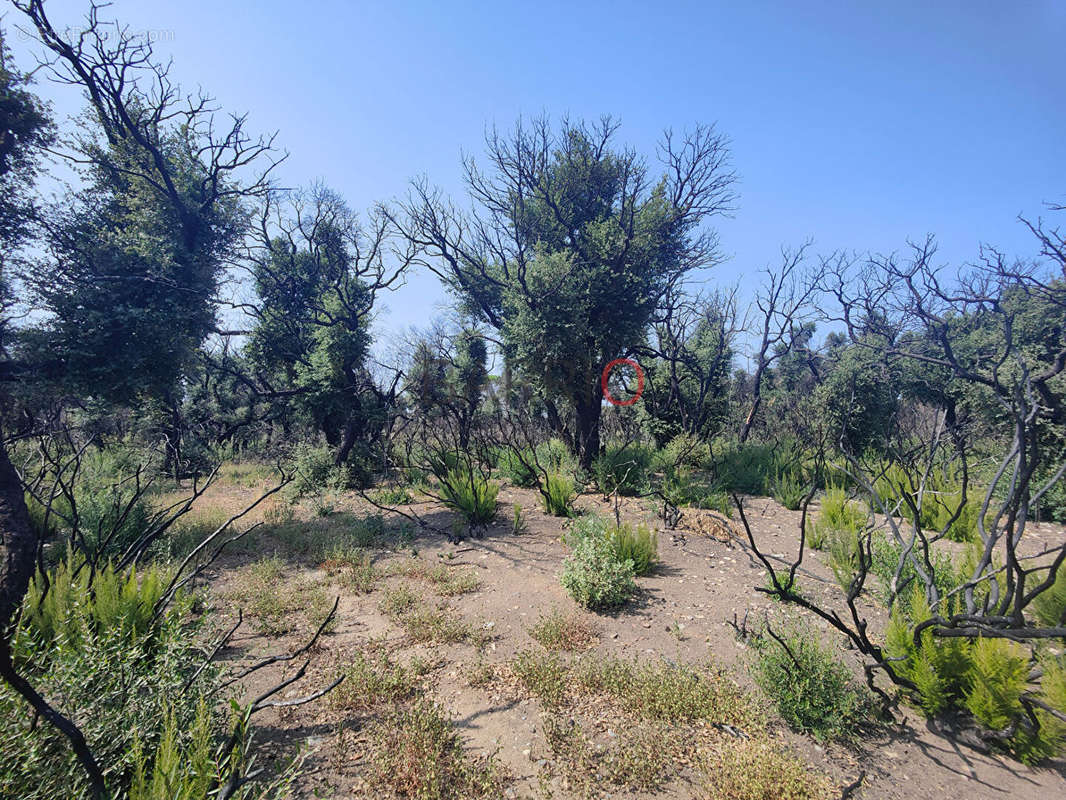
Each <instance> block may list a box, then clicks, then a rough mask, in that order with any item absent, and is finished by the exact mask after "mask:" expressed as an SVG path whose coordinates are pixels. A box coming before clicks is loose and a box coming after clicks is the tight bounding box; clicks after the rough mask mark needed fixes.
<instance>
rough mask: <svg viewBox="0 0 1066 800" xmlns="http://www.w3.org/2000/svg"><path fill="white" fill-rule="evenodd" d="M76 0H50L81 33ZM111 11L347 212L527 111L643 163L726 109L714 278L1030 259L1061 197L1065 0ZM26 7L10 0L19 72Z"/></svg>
mask: <svg viewBox="0 0 1066 800" xmlns="http://www.w3.org/2000/svg"><path fill="white" fill-rule="evenodd" d="M85 6H86V4H85V3H84V2H78V1H77V0H75V1H73V2H72V1H70V0H49V2H48V3H47V6H46V8H48V9H49V10H50V14H51V16H52V19H53V21H54V22H55V23H56V24H57V26H62V25H72V26H76V25H77V24H78V22H79V19H80V18H81V17H82V15H83V12H84V8H85ZM105 13H111V14H112V15H114V16H116V17H118V18H120V19H121V20H123V21H124V22H126V23H128V24H129V26H130V27H131V29H133V30H143V31H148V32H150V33H151V35H152V36H153V37H154V38H155V39H156V40H157V44H156V47H157V50H158V52H159V53H161V54H164V55H169V56H172V57H173V59H174V62H175V64H174V75H175V76H176V78H177V79H178V80H180V81H181V82H182V83H184V84H185V85H187V86H188V87H195V86H196V85H200V86H202V87H204V88H205V89H206V90H208V91H209V92H210V93H212V94H214V95H215V96H216V97H217V98H218V99H219V101H220V102H221V103H222V104H223V106H224V108H226V109H227V110H233V111H248V112H249V113H250V125H251V127H252V129H255V130H262V131H271V130H275V129H277V130H278V131H279V138H278V141H279V143H280V144H281V145H282V146H283V147H284V148H286V149H287V150H288V151H289V152H290V153H291V155H290V157H289V160H288V162H287V163H286V164H285V165H284V168H283V170H282V172H281V173H280V177H281V179H282V182H283V183H284V184H286V185H298V184H303V183H307V182H308V181H310V180H312V179H315V178H321V179H323V180H324V181H325V182H326V183H327V184H329V185H331V186H332V187H334V188H335V189H337V190H339V191H340V192H341V193H342V194H344V195H345V196H346V197H347V198H348V200H349V202H350V203H351V204H352V206H353V207H354V208H357V209H362V208H367V207H369V206H371V205H372V204H373V203H375V202H377V201H380V200H388V199H390V198H393V197H396V196H398V195H401V194H402V193H404V191H405V185H406V183H407V181H408V180H409V179H410V178H411V177H412V176H415V175H418V174H422V173H425V174H427V175H428V176H429V177H430V179H431V180H432V181H434V182H436V183H438V184H440V185H441V186H443V187H444V188H445V189H447V190H449V191H451V192H453V193H458V192H459V191H461V186H460V183H459V176H460V171H459V155H460V152H461V151H463V150H465V151H468V152H473V153H477V152H479V150H480V146H481V141H482V135H483V131H484V129H485V126H486V125H491V124H493V123H496V124H499V125H502V126H506V125H510V124H511V123H512V122H513V121H514V119H515V118H516V116H517V115H519V114H525V115H535V114H539V113H541V112H547V113H549V114H551V115H553V116H559V115H562V114H569V115H570V116H571V117H589V118H596V117H599V116H600V115H601V114H604V113H609V114H612V115H614V116H616V117H617V118H619V119H620V120H621V122H622V129H621V131H620V141H622V142H625V143H628V144H631V145H633V146H634V147H636V148H637V149H638V150H640V151H643V152H645V153H647V154H648V156H649V157H651V156H653V155H654V143H655V140H656V138H657V136H658V134H659V132H660V131H661V130H662V128H664V127H666V126H671V127H673V128H675V129H682V128H684V127H685V126H686V125H690V124H692V123H693V122H697V121H701V122H716V123H717V124H718V126H719V129H720V130H721V131H722V132H724V133H725V134H727V135H728V136H729V137H730V138H731V140H732V150H733V157H734V166H735V168H736V170H737V172H738V174H739V176H740V183H739V186H738V189H739V192H740V203H739V209H738V211H737V213H736V215H735V217H734V218H733V219H729V220H723V221H721V222H720V224H719V226H718V227H719V230H720V233H721V238H722V244H723V247H724V250H725V251H726V253H727V254H728V256H729V261H728V262H727V263H726V264H724V265H722V266H721V267H719V268H717V269H716V270H715V272H714V273H713V274H711V275H709V276H708V280H711V281H720V282H724V283H732V282H735V281H738V280H739V281H741V283H742V285H743V286H750V285H751V282H752V281H753V280H754V274H755V272H756V270H758V269H759V268H760V267H762V266H764V265H765V264H767V263H768V262H771V261H774V260H775V259H776V257H777V254H778V251H779V249H780V247H781V246H782V245H796V244H799V243H801V242H802V241H804V240H805V239H807V238H812V239H813V240H814V242H815V250H816V252H820V253H828V252H830V251H833V250H836V249H839V248H844V249H849V250H851V249H854V250H863V251H865V250H875V251H879V252H887V251H892V250H897V249H901V248H903V247H904V246H905V243H906V240H907V238H908V237H910V238H923V237H924V236H925V235H926V234H927V233H934V234H936V235H937V236H938V238H939V241H940V255H941V257H942V260H943V261H945V262H948V263H957V262H960V261H963V260H966V259H970V258H973V257H974V256H975V255H976V253H977V247H978V244H979V243H981V242H987V243H991V244H995V245H997V246H999V247H1001V248H1003V249H1005V250H1006V251H1007V252H1010V253H1015V254H1019V255H1029V254H1031V253H1033V252H1034V250H1033V248H1032V247H1031V243H1030V238H1029V235H1028V233H1027V232H1026V231H1025V230H1024V229H1023V228H1022V227H1021V226H1020V225H1019V223H1017V221H1016V217H1017V215H1018V214H1020V213H1023V214H1026V215H1030V216H1036V215H1038V214H1040V213H1041V212H1042V203H1043V202H1044V201H1055V202H1059V203H1063V202H1066V81H1064V77H1066V63H1064V61H1063V57H1062V53H1063V42H1064V41H1066V0H1020V1H1019V2H1007V0H999V1H998V2H991V1H989V0H969V1H968V2H967V1H963V0H960V1H959V2H934V1H933V0H925V2H909V1H908V2H900V1H899V0H894V1H893V2H879V3H859V2H813V0H812V1H811V2H739V0H738V1H737V2H702V3H627V2H609V3H582V2H564V3H549V2H537V3H530V2H524V3H513V4H512V3H505V2H495V3H470V4H467V3H456V2H440V1H439V0H437V1H436V2H428V1H420V2H415V1H414V0H410V1H404V0H395V1H393V0H382V1H380V2H376V3H357V2H327V1H324V0H321V1H318V2H306V3H281V2H275V1H274V0H258V2H252V1H251V0H227V2H219V1H218V0H182V2H173V1H172V2H156V1H155V0H150V1H149V0H141V1H140V2H133V0H117V1H116V2H115V3H114V5H113V6H112V7H111V8H110V9H109V10H108V12H105ZM19 23H20V20H19V19H18V13H17V12H16V11H14V10H13V9H12V10H10V11H8V13H7V16H6V19H5V20H4V23H3V24H4V25H5V27H7V28H8V39H9V41H10V43H11V45H12V50H13V51H14V53H15V55H16V57H17V58H18V59H19V63H20V64H26V63H27V61H26V51H27V47H28V46H29V45H28V43H27V42H25V41H20V39H22V38H23V37H20V36H19V35H18V33H17V31H15V30H14V29H13V26H14V25H16V24H19ZM38 89H39V90H40V91H41V93H42V94H43V95H45V96H46V97H50V98H52V99H54V100H55V103H56V108H57V110H59V111H60V112H69V111H72V110H74V109H75V108H76V106H77V103H76V102H75V101H76V98H71V97H69V96H64V95H63V94H62V93H61V92H60V90H58V89H57V88H56V87H51V86H48V85H39V86H38ZM1064 222H1066V220H1064ZM445 301H446V298H445V297H444V295H443V293H442V292H441V290H440V288H439V285H438V283H437V280H436V278H434V277H433V276H432V275H431V274H428V273H425V274H421V275H415V276H412V277H411V279H410V280H409V281H408V285H407V286H406V287H405V288H404V289H402V290H400V291H399V292H398V293H396V294H393V295H390V296H388V297H387V298H386V306H387V310H386V311H384V312H383V313H382V314H381V316H380V317H379V321H378V324H379V326H380V328H381V332H382V333H383V334H385V335H386V336H387V334H388V332H389V331H396V330H402V329H405V328H407V327H408V326H410V325H418V326H424V325H426V324H427V323H428V321H429V319H430V318H431V317H432V316H433V315H434V314H435V313H437V310H438V309H439V307H440V306H441V304H442V303H444V302H445Z"/></svg>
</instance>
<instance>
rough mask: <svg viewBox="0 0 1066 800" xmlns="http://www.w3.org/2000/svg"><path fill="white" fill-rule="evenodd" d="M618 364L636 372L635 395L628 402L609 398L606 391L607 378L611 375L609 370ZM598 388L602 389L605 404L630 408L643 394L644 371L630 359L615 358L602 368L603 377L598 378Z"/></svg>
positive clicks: (609, 395) (608, 393)
mask: <svg viewBox="0 0 1066 800" xmlns="http://www.w3.org/2000/svg"><path fill="white" fill-rule="evenodd" d="M619 364H626V365H627V366H630V367H632V368H633V369H635V370H636V371H637V393H636V394H635V395H633V396H632V397H630V398H629V399H628V400H616V399H615V398H613V397H611V392H610V391H609V390H608V389H607V377H608V376H609V375H610V374H611V370H612V369H614V368H615V367H617V366H618V365H619ZM600 388H602V389H603V396H604V397H605V398H607V402H608V403H610V404H611V405H613V406H631V405H633V404H634V403H635V402H637V401H638V400H639V399H640V396H641V395H642V394H643V393H644V370H642V369H641V368H640V364H638V363H637V362H636V361H634V360H633V359H631V358H616V359H615V360H614V361H611V362H610V363H608V364H607V366H606V367H604V368H603V375H602V376H601V377H600Z"/></svg>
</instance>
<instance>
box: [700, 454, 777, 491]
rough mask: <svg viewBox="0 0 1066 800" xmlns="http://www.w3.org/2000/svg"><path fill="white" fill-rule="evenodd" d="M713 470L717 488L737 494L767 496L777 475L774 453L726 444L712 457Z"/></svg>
mask: <svg viewBox="0 0 1066 800" xmlns="http://www.w3.org/2000/svg"><path fill="white" fill-rule="evenodd" d="M714 467H715V474H716V477H717V480H718V483H719V485H720V486H721V487H722V488H723V489H725V490H726V491H728V492H737V493H739V494H752V495H765V494H767V493H768V491H769V486H770V483H771V481H772V480H773V477H774V476H775V475H776V472H777V463H776V460H775V457H774V449H773V448H772V447H771V446H770V445H765V444H736V443H730V444H726V445H725V446H724V447H722V448H721V449H720V450H719V452H718V453H717V454H716V455H715V458H714Z"/></svg>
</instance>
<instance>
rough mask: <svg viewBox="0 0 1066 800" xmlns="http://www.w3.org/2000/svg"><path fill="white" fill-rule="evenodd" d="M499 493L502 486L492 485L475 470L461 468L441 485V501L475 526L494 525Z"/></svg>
mask: <svg viewBox="0 0 1066 800" xmlns="http://www.w3.org/2000/svg"><path fill="white" fill-rule="evenodd" d="M499 492H500V485H499V484H498V483H496V482H495V481H490V480H489V479H488V478H486V477H484V476H483V475H481V473H480V472H479V471H478V470H477V469H475V468H473V467H465V466H460V467H457V468H455V469H453V470H451V471H449V472H447V473H445V475H444V477H443V478H442V479H441V483H440V494H441V501H442V502H443V503H444V505H446V506H448V508H450V509H452V510H453V511H458V512H459V513H460V514H462V515H463V517H464V518H465V519H466V521H467V522H468V523H469V524H470V525H472V526H481V525H487V524H488V523H490V522H492V520H493V518H494V517H495V516H496V505H497V504H496V496H497V495H498V494H499Z"/></svg>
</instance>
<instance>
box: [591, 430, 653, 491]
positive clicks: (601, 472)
mask: <svg viewBox="0 0 1066 800" xmlns="http://www.w3.org/2000/svg"><path fill="white" fill-rule="evenodd" d="M651 460H652V450H651V448H649V447H647V446H646V445H643V444H640V443H638V442H629V443H627V444H615V443H613V444H608V445H607V447H606V448H605V449H604V452H603V453H602V454H600V455H599V456H598V457H597V458H596V460H595V461H594V462H593V464H592V473H593V477H594V478H595V481H596V487H597V488H598V489H599V490H600V492H602V493H603V494H604V496H607V495H610V494H613V493H614V492H615V491H616V490H617V491H618V493H619V494H621V495H624V496H631V495H637V494H641V493H642V492H645V491H647V489H648V469H649V467H650V465H651Z"/></svg>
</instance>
